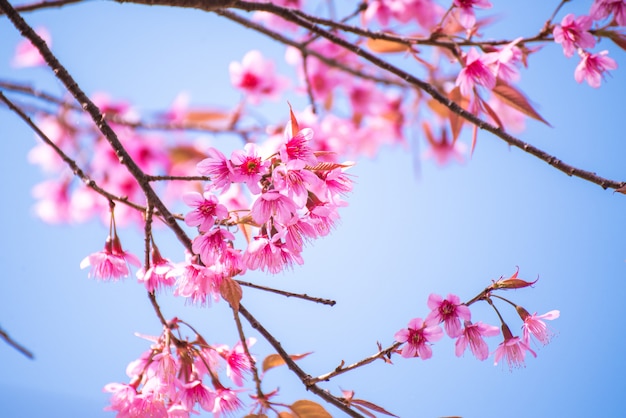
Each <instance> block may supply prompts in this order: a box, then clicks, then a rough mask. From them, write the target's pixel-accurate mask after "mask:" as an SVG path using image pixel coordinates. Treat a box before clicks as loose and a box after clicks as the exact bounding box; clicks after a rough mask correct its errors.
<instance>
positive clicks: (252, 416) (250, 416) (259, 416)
mask: <svg viewBox="0 0 626 418" xmlns="http://www.w3.org/2000/svg"><path fill="white" fill-rule="evenodd" d="M279 416H280V415H279ZM243 418H268V416H267V415H265V414H248V415H246V416H245V417H243Z"/></svg>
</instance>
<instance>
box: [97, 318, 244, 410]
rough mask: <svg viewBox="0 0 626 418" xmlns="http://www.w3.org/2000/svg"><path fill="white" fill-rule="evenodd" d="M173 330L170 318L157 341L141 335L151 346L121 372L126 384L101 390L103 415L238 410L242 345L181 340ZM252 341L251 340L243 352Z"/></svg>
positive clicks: (201, 340)
mask: <svg viewBox="0 0 626 418" xmlns="http://www.w3.org/2000/svg"><path fill="white" fill-rule="evenodd" d="M178 327H179V321H178V320H177V319H174V320H172V321H170V323H169V324H168V329H166V330H165V331H164V332H163V334H162V335H160V336H159V337H146V336H142V337H143V338H146V339H148V340H150V341H152V345H151V347H150V349H149V350H147V351H146V352H144V353H143V354H142V355H141V356H140V357H139V358H138V359H137V360H134V361H133V362H131V363H130V364H129V365H128V367H127V368H126V374H127V375H128V377H129V378H130V381H129V383H109V384H108V385H106V386H105V387H104V391H105V392H108V393H110V394H111V400H110V405H109V406H108V407H107V408H106V409H107V410H111V411H115V412H116V413H117V416H118V417H140V416H141V417H145V416H150V417H155V418H158V417H162V418H172V417H176V418H187V417H190V416H191V414H198V413H199V411H198V410H199V409H202V410H204V411H207V412H211V413H213V416H214V417H220V416H222V415H225V416H232V414H234V413H237V411H239V410H240V409H241V408H242V407H243V402H242V401H241V399H240V398H239V396H240V393H241V392H242V391H243V390H244V389H242V388H241V386H242V385H243V384H244V378H245V376H246V375H247V374H249V372H250V367H251V363H250V359H249V357H248V355H247V353H246V349H244V347H243V344H242V343H241V342H238V343H236V344H235V345H234V346H233V347H229V346H226V345H212V344H208V343H207V342H206V341H204V339H202V337H200V336H197V337H196V340H194V341H191V342H190V341H185V340H181V339H178V338H177V337H175V336H174V335H173V334H172V330H174V329H177V328H178ZM254 342H255V340H254V339H253V338H250V339H249V340H248V341H247V342H246V344H247V346H248V348H249V347H251V346H252V345H253V344H254ZM224 375H225V377H224ZM226 381H228V382H229V383H228V384H226V383H225V382H226ZM233 387H234V388H233Z"/></svg>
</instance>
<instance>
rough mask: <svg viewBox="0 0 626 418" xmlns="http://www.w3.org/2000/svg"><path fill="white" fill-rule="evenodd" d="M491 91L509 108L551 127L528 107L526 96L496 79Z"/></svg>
mask: <svg viewBox="0 0 626 418" xmlns="http://www.w3.org/2000/svg"><path fill="white" fill-rule="evenodd" d="M492 91H493V93H494V94H495V95H496V96H498V97H499V98H500V100H502V101H503V102H504V103H506V104H507V105H509V106H511V107H512V108H513V109H516V110H519V111H520V112H522V113H523V114H525V115H526V116H529V117H531V118H533V119H535V120H538V121H540V122H543V123H545V124H546V125H548V126H552V125H550V124H549V123H548V122H547V121H546V120H545V119H544V118H543V117H541V115H540V114H539V113H537V111H536V110H535V109H534V108H533V107H532V106H531V105H530V103H529V102H528V99H527V98H526V96H524V94H523V93H522V92H521V91H519V90H517V89H516V88H515V87H513V86H511V85H510V84H507V83H505V82H504V81H502V80H500V79H498V81H497V83H496V86H495V87H494V88H493V90H492Z"/></svg>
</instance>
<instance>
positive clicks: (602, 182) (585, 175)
mask: <svg viewBox="0 0 626 418" xmlns="http://www.w3.org/2000/svg"><path fill="white" fill-rule="evenodd" d="M159 1H162V0H159ZM166 1H169V0H166ZM235 7H238V8H241V9H244V10H261V11H266V12H270V13H274V14H277V15H279V16H281V17H283V18H284V19H286V20H288V21H290V22H293V23H296V24H297V25H299V26H301V27H303V28H305V29H307V30H310V31H312V32H314V33H318V34H320V35H321V36H323V37H324V38H326V39H328V40H329V41H331V42H333V43H334V44H337V45H339V46H341V47H343V48H345V49H347V50H349V51H352V52H353V53H355V54H357V55H358V56H360V57H362V58H364V59H365V60H367V61H369V62H371V63H372V64H374V65H376V66H377V67H379V68H381V69H383V70H385V71H386V72H389V73H391V74H394V75H396V76H398V77H399V78H401V79H402V80H405V81H406V82H408V83H410V84H412V85H414V86H416V87H418V88H420V89H421V90H423V91H425V92H426V93H428V94H429V95H430V96H431V97H432V98H433V99H435V100H436V101H438V102H439V103H441V104H443V105H444V106H446V107H447V108H448V109H450V110H451V111H452V112H454V113H456V114H458V115H459V116H461V117H463V118H464V119H466V120H468V121H469V122H471V123H472V124H474V125H476V126H477V127H478V128H480V129H483V130H486V131H488V132H491V133H492V134H494V135H495V136H496V137H498V138H500V139H502V140H503V141H505V142H506V143H507V144H509V145H511V146H514V147H517V148H519V149H521V150H523V151H525V152H527V153H529V154H531V155H533V156H535V157H537V158H539V159H540V160H542V161H545V162H546V163H548V164H550V165H551V166H553V167H554V168H556V169H557V170H560V171H562V172H564V173H565V174H567V175H568V176H575V177H579V178H582V179H584V180H587V181H589V182H591V183H594V184H597V185H599V186H600V187H602V188H603V189H608V188H611V189H618V188H620V187H623V186H624V185H626V182H619V181H615V180H610V179H606V178H604V177H601V176H598V175H597V174H596V173H593V172H590V171H587V170H582V169H579V168H576V167H574V166H572V165H569V164H566V163H564V162H563V161H561V160H560V159H558V158H557V157H555V156H553V155H551V154H549V153H547V152H545V151H543V150H541V149H539V148H537V147H535V146H533V145H530V144H528V143H526V142H524V141H522V140H520V139H518V138H516V137H514V136H512V135H510V134H508V133H507V132H505V131H504V130H502V129H500V128H499V127H497V126H494V125H492V124H490V123H488V122H486V121H484V120H483V119H481V118H479V117H478V116H476V115H474V114H473V113H471V112H468V111H467V110H465V109H463V108H462V107H461V106H460V105H459V104H458V103H456V102H454V101H452V100H450V99H449V98H447V97H446V96H444V95H443V94H442V93H440V92H439V91H438V90H437V89H436V88H435V87H434V86H433V85H431V84H429V83H427V82H425V81H423V80H421V79H419V78H417V77H415V76H414V75H412V74H409V73H407V72H405V71H403V70H401V69H400V68H398V67H396V66H394V65H392V64H390V63H389V62H387V61H385V60H382V59H380V58H378V57H377V56H375V55H374V54H371V53H369V52H367V51H365V50H363V49H362V48H361V47H359V46H358V45H354V44H352V43H350V42H348V41H346V40H344V39H342V38H340V37H338V36H336V35H334V34H333V33H331V32H329V31H326V30H324V29H322V28H320V27H319V26H317V25H315V24H313V23H311V22H309V21H307V20H306V19H303V18H301V17H300V16H298V15H297V14H296V13H294V12H293V11H292V10H290V9H287V8H282V7H279V6H275V5H273V4H271V3H250V2H245V1H237V2H235Z"/></svg>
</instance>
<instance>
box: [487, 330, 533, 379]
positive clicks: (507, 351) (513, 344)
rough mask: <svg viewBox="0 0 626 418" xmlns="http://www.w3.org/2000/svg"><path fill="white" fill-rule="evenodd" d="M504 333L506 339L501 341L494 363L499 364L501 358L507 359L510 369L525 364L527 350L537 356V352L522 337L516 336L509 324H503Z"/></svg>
mask: <svg viewBox="0 0 626 418" xmlns="http://www.w3.org/2000/svg"><path fill="white" fill-rule="evenodd" d="M502 335H503V336H504V341H502V342H501V343H500V345H499V346H498V348H496V351H495V353H494V363H493V364H494V365H497V364H498V363H499V362H500V360H503V359H504V360H506V362H507V363H508V365H509V370H512V369H513V368H517V367H523V366H524V358H525V357H526V351H528V352H529V353H530V354H532V355H533V357H537V354H535V352H534V351H533V350H532V349H531V348H530V347H529V346H528V344H526V343H525V342H524V341H523V340H522V339H521V338H520V337H514V336H513V335H512V334H511V330H510V329H509V327H508V326H506V325H504V324H503V325H502Z"/></svg>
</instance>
